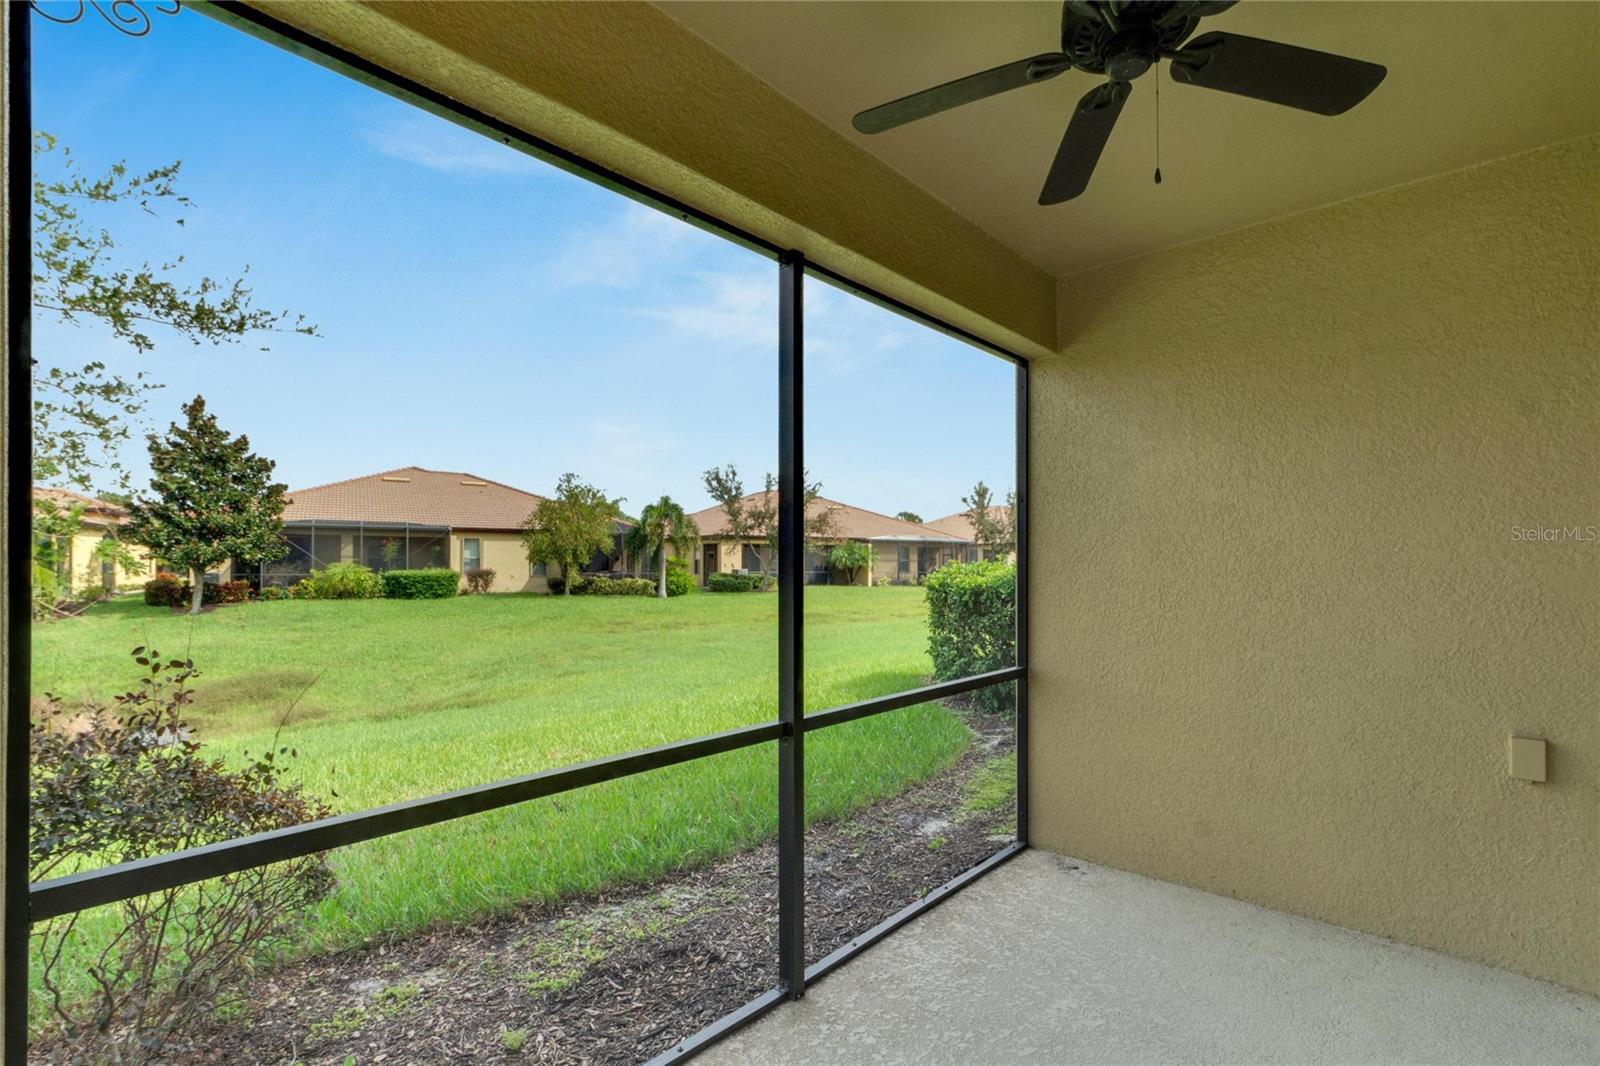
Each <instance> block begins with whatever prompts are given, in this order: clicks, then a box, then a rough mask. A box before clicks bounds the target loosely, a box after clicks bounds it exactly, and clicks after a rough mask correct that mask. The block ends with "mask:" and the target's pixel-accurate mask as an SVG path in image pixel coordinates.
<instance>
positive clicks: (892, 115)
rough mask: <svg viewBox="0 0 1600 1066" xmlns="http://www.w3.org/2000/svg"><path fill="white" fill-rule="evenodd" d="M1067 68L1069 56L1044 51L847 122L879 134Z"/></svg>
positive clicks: (899, 101) (904, 99) (871, 110)
mask: <svg viewBox="0 0 1600 1066" xmlns="http://www.w3.org/2000/svg"><path fill="white" fill-rule="evenodd" d="M1070 69H1072V57H1071V56H1066V55H1062V54H1061V53H1060V52H1046V53H1044V54H1043V55H1037V56H1032V57H1030V58H1028V59H1019V60H1017V61H1016V62H1015V63H1007V64H1006V65H1005V66H1003V67H994V68H992V69H990V70H985V71H980V72H979V73H977V74H969V75H967V76H966V77H965V78H957V79H956V80H955V81H947V82H945V83H944V84H943V85H935V86H934V87H933V88H931V89H924V90H922V91H921V92H920V93H912V94H911V95H910V96H902V97H901V98H900V99H898V100H891V101H890V102H889V103H887V104H879V105H878V106H877V107H872V108H868V109H867V110H865V111H863V112H861V113H860V114H859V115H857V116H856V117H855V118H853V119H851V120H850V122H851V125H853V126H855V128H856V129H858V130H860V131H861V132H862V133H882V132H883V131H884V130H892V129H894V128H895V127H896V126H903V125H905V124H906V123H907V122H912V121H915V120H916V119H919V118H927V117H928V116H929V115H936V114H938V113H939V112H941V111H948V110H950V109H951V108H952V107H960V106H961V105H962V104H970V103H972V102H973V101H974V100H982V99H983V98H984V97H986V96H993V95H995V94H996V93H1003V92H1007V91H1008V90H1011V89H1020V88H1022V87H1023V86H1024V85H1032V84H1033V83H1034V82H1036V81H1046V80H1048V79H1050V78H1053V77H1055V76H1056V75H1057V74H1060V73H1062V72H1063V71H1066V70H1070Z"/></svg>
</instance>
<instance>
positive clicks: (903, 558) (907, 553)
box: [895, 546, 911, 574]
mask: <svg viewBox="0 0 1600 1066" xmlns="http://www.w3.org/2000/svg"><path fill="white" fill-rule="evenodd" d="M899 550H900V557H899V558H898V559H897V560H896V563H895V569H896V570H898V571H900V573H902V574H909V573H911V549H910V548H907V547H904V546H902V547H901V548H900V549H899Z"/></svg>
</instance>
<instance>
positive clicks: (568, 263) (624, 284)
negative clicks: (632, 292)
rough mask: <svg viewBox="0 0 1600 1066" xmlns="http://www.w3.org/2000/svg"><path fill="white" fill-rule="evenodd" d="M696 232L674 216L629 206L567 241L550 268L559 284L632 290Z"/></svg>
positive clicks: (642, 206)
mask: <svg viewBox="0 0 1600 1066" xmlns="http://www.w3.org/2000/svg"><path fill="white" fill-rule="evenodd" d="M694 232H695V231H694V230H693V229H691V228H690V227H689V226H687V225H685V224H684V223H683V222H681V221H680V220H678V219H676V218H673V217H672V216H671V215H667V214H664V213H663V212H660V211H657V210H655V209H654V208H651V207H645V206H644V205H643V204H639V203H635V202H633V201H631V200H629V201H627V202H626V203H625V204H624V205H623V208H622V210H621V211H619V212H618V213H617V214H616V215H614V216H612V217H611V218H610V219H608V220H607V221H606V222H604V223H602V224H601V225H598V226H587V227H584V228H582V229H580V230H578V231H577V232H576V233H574V234H573V235H572V236H571V238H570V239H569V240H568V241H567V244H566V247H565V248H564V249H563V250H562V251H561V252H560V253H559V254H558V255H556V257H555V259H554V261H553V263H552V265H551V273H552V280H553V281H554V282H555V283H557V284H560V285H571V286H576V285H600V286H603V287H605V288H610V289H625V288H630V287H632V286H634V285H636V284H638V283H639V281H640V279H641V277H642V275H643V273H644V271H645V269H646V268H647V267H648V268H650V269H660V267H661V266H662V258H663V256H665V255H667V254H669V253H670V252H671V251H672V250H673V249H674V248H675V247H677V246H678V245H679V243H680V242H681V241H683V239H684V238H685V237H688V236H691V235H692V234H693V233H694Z"/></svg>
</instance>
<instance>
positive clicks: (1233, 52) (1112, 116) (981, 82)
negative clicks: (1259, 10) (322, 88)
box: [853, 0, 1388, 204]
mask: <svg viewBox="0 0 1600 1066" xmlns="http://www.w3.org/2000/svg"><path fill="white" fill-rule="evenodd" d="M1233 4H1234V0H1067V2H1066V3H1064V4H1062V5H1061V51H1059V52H1046V53H1044V54H1042V55H1036V56H1032V57H1030V58H1028V59H1019V60H1017V61H1016V62H1015V63H1007V64H1006V65H1004V66H1000V67H995V68H993V69H992V70H985V71H982V72H981V73H978V74H972V75H968V76H967V77H965V78H957V79H956V80H955V81H949V82H945V83H944V84H943V85H936V86H934V87H933V88H931V89H924V90H923V91H922V92H919V93H912V94H911V95H910V96H902V97H901V98H900V99H898V100H893V101H891V102H889V103H887V104H881V105H879V106H878V107H874V108H869V109H868V110H866V111H863V112H861V113H860V114H859V115H857V116H856V117H855V119H854V120H853V125H854V126H855V128H856V129H858V130H860V131H861V132H862V133H882V132H884V131H885V130H891V129H894V128H895V127H896V126H903V125H905V124H906V123H907V122H914V121H915V120H917V119H919V118H926V117H927V116H929V115H936V114H938V113H939V112H941V111H948V110H949V109H950V108H952V107H959V106H961V105H962V104H970V103H972V102H973V101H974V100H982V99H983V98H984V97H987V96H994V95H995V94H996V93H1003V92H1007V91H1009V90H1011V89H1020V88H1022V87H1023V86H1025V85H1032V84H1033V83H1034V82H1040V81H1047V80H1049V79H1050V78H1053V77H1055V76H1056V75H1058V74H1063V73H1065V72H1066V71H1068V70H1070V69H1072V68H1074V67H1076V68H1077V69H1079V70H1083V71H1087V72H1089V73H1090V74H1104V75H1105V76H1106V77H1107V78H1108V79H1109V80H1107V81H1105V82H1104V83H1102V84H1100V85H1097V86H1095V87H1094V88H1093V89H1091V90H1089V92H1088V93H1086V94H1085V95H1084V97H1083V99H1081V100H1079V101H1078V104H1077V107H1075V108H1074V109H1073V112H1072V118H1071V120H1070V121H1069V122H1068V123H1067V133H1066V136H1064V137H1063V138H1062V139H1061V147H1060V148H1059V149H1057V150H1056V158H1055V162H1053V163H1052V164H1051V165H1050V173H1049V174H1048V175H1047V176H1046V177H1045V180H1044V189H1043V190H1042V191H1041V192H1040V193H1039V203H1041V204H1059V203H1062V202H1063V201H1066V200H1070V199H1072V198H1073V197H1075V196H1077V195H1078V194H1079V193H1081V192H1083V190H1084V189H1086V188H1088V186H1089V177H1090V175H1092V174H1093V173H1094V168H1095V164H1096V163H1097V162H1099V160H1100V152H1101V151H1102V150H1103V149H1104V148H1105V146H1106V141H1107V140H1108V139H1109V138H1110V136H1111V128H1112V127H1113V126H1115V125H1116V122H1117V115H1118V114H1119V113H1120V112H1121V111H1122V105H1123V104H1124V103H1125V102H1126V101H1127V99H1128V94H1129V93H1130V92H1132V91H1133V85H1132V82H1133V79H1135V78H1137V77H1138V76H1139V75H1141V74H1143V73H1144V72H1145V71H1147V70H1149V69H1150V68H1151V67H1153V66H1155V65H1156V64H1157V63H1159V62H1160V61H1161V60H1163V59H1165V60H1167V61H1168V62H1170V63H1171V64H1172V79H1173V80H1174V81H1178V82H1182V83H1184V84H1185V85H1198V86H1199V87H1200V88H1202V89H1218V90H1221V91H1222V92H1225V93H1236V94H1238V95H1239V96H1249V97H1253V98H1255V99H1257V100H1266V101H1268V102H1270V103H1274V104H1283V105H1284V106H1286V107H1296V108H1299V109H1300V110H1302V111H1314V112H1316V113H1317V114H1319V115H1339V114H1343V113H1344V112H1346V111H1348V110H1350V109H1351V108H1352V107H1354V106H1356V105H1357V104H1359V103H1360V102H1361V101H1362V100H1365V99H1366V98H1367V95H1368V94H1369V93H1371V92H1372V90H1374V89H1376V88H1377V87H1378V83H1379V82H1381V81H1383V78H1384V75H1385V74H1387V73H1388V70H1387V69H1385V68H1384V67H1381V66H1379V65H1378V64H1376V63H1367V62H1365V61H1363V60H1360V59H1347V58H1346V57H1344V56H1336V55H1330V54H1329V53H1327V52H1317V51H1313V50H1312V49H1310V48H1300V47H1297V46H1296V45H1292V44H1280V43H1279V42H1277V41H1263V40H1261V39H1259V38H1256V37H1245V36H1242V35H1240V34H1237V33H1215V32H1213V33H1203V34H1201V35H1200V36H1198V37H1196V38H1194V39H1193V40H1190V39H1189V35H1190V34H1191V33H1193V32H1194V31H1195V28H1196V27H1197V26H1199V24H1200V20H1201V19H1203V18H1206V17H1208V16H1211V15H1216V14H1219V13H1221V12H1223V11H1226V10H1227V9H1228V8H1230V7H1232V6H1233ZM1157 180H1159V178H1158V179H1157Z"/></svg>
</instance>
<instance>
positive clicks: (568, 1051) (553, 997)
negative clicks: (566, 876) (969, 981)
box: [172, 714, 1016, 1066]
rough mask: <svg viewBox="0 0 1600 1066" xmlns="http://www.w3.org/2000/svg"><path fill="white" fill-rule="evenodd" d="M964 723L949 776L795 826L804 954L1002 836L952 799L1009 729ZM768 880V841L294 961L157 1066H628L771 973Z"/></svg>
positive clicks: (950, 872)
mask: <svg viewBox="0 0 1600 1066" xmlns="http://www.w3.org/2000/svg"><path fill="white" fill-rule="evenodd" d="M966 717H967V718H968V720H969V722H970V723H971V724H972V725H973V727H974V730H975V732H976V733H977V734H978V736H977V740H976V742H975V743H974V744H973V745H972V746H971V747H970V748H969V750H968V751H967V753H966V754H965V755H963V757H962V758H961V760H960V761H959V762H958V763H957V764H956V765H955V766H954V767H952V768H951V769H950V770H948V771H946V772H945V773H943V774H940V775H938V776H936V777H934V778H932V779H930V780H928V781H925V782H923V783H921V784H919V785H916V786H914V787H913V788H911V789H910V790H908V791H907V792H905V793H902V794H901V795H899V796H896V797H894V798H893V799H890V800H887V801H884V802H882V803H879V804H877V805H875V806H873V807H871V808H868V809H867V810H864V811H860V812H858V813H856V814H854V815H851V816H849V817H847V818H844V819H841V820H839V821H836V822H832V823H827V824H822V825H816V826H813V827H812V829H811V830H810V832H809V834H808V837H807V842H806V849H807V862H806V898H807V916H806V957H807V960H808V961H815V960H817V959H820V958H822V957H823V956H824V955H826V954H828V953H829V952H830V951H832V950H834V949H835V948H837V947H839V946H840V945H842V944H844V943H846V942H847V941H849V940H850V939H851V938H852V937H854V936H856V935H858V934H860V933H862V932H864V931H865V930H867V929H869V928H871V927H872V926H873V925H875V924H877V922H879V921H881V920H882V919H883V918H886V917H888V916H889V915H891V914H893V913H894V912H896V911H898V910H900V909H901V908H902V907H904V906H906V905H907V904H908V903H911V902H913V901H914V900H916V899H918V898H920V897H921V896H922V895H924V894H925V893H926V892H927V891H928V890H929V889H931V888H934V887H936V886H938V885H940V884H942V883H944V882H945V881H948V880H949V879H950V878H952V877H954V876H956V875H957V874H959V873H961V872H962V871H964V870H967V869H969V868H971V867H972V866H973V865H975V864H977V863H978V862H981V861H982V860H983V859H985V858H987V857H989V856H990V855H992V854H994V852H995V851H997V850H998V849H999V848H1000V847H1002V846H1003V845H1004V843H1005V842H1006V841H1007V840H1009V839H1010V837H1011V833H1012V828H1013V826H1014V821H1015V814H1016V809H1015V801H1014V797H1013V799H1012V800H1010V801H1008V802H1004V803H1000V804H998V805H993V806H989V807H988V808H987V809H976V808H974V807H973V806H972V805H971V804H969V803H968V800H969V798H970V796H971V793H972V789H971V785H972V780H973V778H974V776H975V775H977V774H978V773H979V772H980V771H981V770H982V769H983V768H984V767H985V766H987V765H988V764H989V763H990V762H991V761H992V760H994V759H996V758H1004V757H1005V756H1006V755H1007V753H1009V752H1010V751H1012V750H1013V748H1012V740H1013V736H1014V734H1013V731H1012V727H1011V723H1010V722H1009V721H999V720H995V719H986V718H981V717H976V716H972V715H970V714H969V715H967V716H966ZM776 882H777V854H776V848H775V846H774V845H770V844H769V845H766V846H763V847H761V848H757V849H755V850H753V851H750V852H746V853H744V854H742V855H738V856H736V857H734V858H731V859H728V860H725V861H722V862H718V863H715V864H713V865H710V866H706V867H703V868H700V869H697V870H691V871H686V872H683V873H680V874H678V875H675V876H673V877H671V878H669V879H666V880H663V881H660V882H657V883H655V884H653V885H649V886H645V887H633V888H626V889H618V890H615V891H610V892H604V893H601V894H599V895H595V896H589V897H584V898H580V899H574V900H570V901H568V902H566V903H564V904H562V905H559V906H546V907H526V908H522V909H520V910H517V911H514V912H511V913H508V914H504V915H499V916H496V917H493V918H489V919H485V920H482V921H478V922H473V923H470V924H467V925H459V926H450V927H442V928H439V929H436V930H433V931H431V932H429V933H426V934H422V935H419V936H414V937H408V938H406V939H403V940H398V941H395V942H393V943H388V944H381V945H373V946H368V947H363V948H359V949H355V950H351V951H345V952H340V953H337V954H331V955H323V956H318V957H316V958H312V959H308V960H303V961H301V962H299V963H296V964H294V965H291V966H287V967H283V968H280V969H277V970H275V971H273V972H271V973H268V974H265V975H263V976H262V977H261V978H260V979H259V980H258V981H257V982H256V984H255V986H254V987H252V988H250V989H249V990H248V991H247V993H246V994H245V995H244V996H242V997H241V998H240V999H239V1000H238V1001H236V1002H232V1003H223V1004H220V1005H219V1006H218V1008H217V1011H216V1013H215V1018H214V1021H213V1022H212V1023H211V1025H210V1026H209V1028H208V1029H207V1030H206V1031H204V1032H201V1033H198V1034H196V1035H195V1039H194V1040H193V1042H192V1044H191V1048H192V1050H189V1051H186V1052H184V1053H182V1054H179V1055H176V1056H174V1058H173V1059H172V1061H173V1062H183V1063H212V1062H227V1063H236V1062H237V1063H288V1062H300V1063H304V1064H306V1066H311V1064H324V1063H329V1064H342V1063H345V1062H347V1061H354V1062H356V1063H360V1064H363V1066H366V1064H369V1063H383V1062H391V1063H402V1062H403V1063H496V1062H518V1063H522V1062H534V1063H554V1062H563V1063H567V1062H581V1063H597V1064H598V1063H635V1062H642V1061H644V1060H646V1059H648V1058H650V1057H651V1056H653V1055H656V1054H658V1053H660V1052H661V1051H663V1050H665V1049H667V1048H668V1047H670V1046H671V1045H673V1044H674V1043H676V1042H677V1041H679V1040H682V1039H683V1038H685V1037H688V1036H690V1035H692V1034H694V1033H695V1032H696V1031H698V1030H699V1029H701V1028H702V1027H704V1026H705V1025H707V1024H709V1023H710V1022H713V1021H715V1020H716V1019H717V1018H720V1017H721V1016H722V1015H724V1014H726V1013H728V1012H729V1011H731V1010H733V1009H735V1008H737V1007H739V1006H741V1005H742V1004H744V1003H746V1002H748V1001H749V1000H751V999H753V998H755V997H756V996H758V995H760V994H761V993H763V992H765V991H767V990H768V989H770V988H772V987H774V986H775V985H776V984H777V974H776V969H775V968H776V961H775V960H776V938H777V902H776ZM202 1049H203V1050H202Z"/></svg>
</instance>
